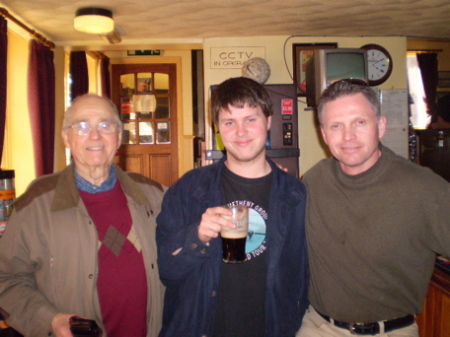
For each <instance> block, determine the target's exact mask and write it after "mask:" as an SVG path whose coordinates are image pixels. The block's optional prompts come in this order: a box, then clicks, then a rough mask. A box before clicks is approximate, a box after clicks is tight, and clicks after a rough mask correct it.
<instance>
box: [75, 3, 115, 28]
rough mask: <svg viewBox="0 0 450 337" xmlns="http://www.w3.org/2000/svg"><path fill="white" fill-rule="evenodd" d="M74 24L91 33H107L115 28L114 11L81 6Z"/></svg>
mask: <svg viewBox="0 0 450 337" xmlns="http://www.w3.org/2000/svg"><path fill="white" fill-rule="evenodd" d="M73 24H74V27H75V29H76V30H78V31H80V32H83V33H89V34H107V33H110V32H112V31H113V30H114V20H113V15H112V12H111V11H110V10H109V9H105V8H96V7H83V8H79V9H78V10H77V11H76V13H75V19H74V22H73Z"/></svg>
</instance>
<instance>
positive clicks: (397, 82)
mask: <svg viewBox="0 0 450 337" xmlns="http://www.w3.org/2000/svg"><path fill="white" fill-rule="evenodd" d="M327 42H337V43H338V47H340V48H359V47H361V46H363V45H365V44H368V43H376V44H379V45H382V46H383V47H385V48H386V49H387V50H388V51H389V53H390V54H391V56H392V57H393V71H392V75H391V77H390V78H389V79H388V80H387V81H386V82H385V83H383V84H382V85H381V86H380V88H381V89H406V88H407V78H406V38H405V37H383V36H379V37H338V36H318V37H314V36H308V37H306V36H296V37H289V36H259V37H236V38H216V39H206V40H205V43H204V57H205V59H204V64H205V104H208V101H209V97H210V95H209V87H210V85H212V84H218V83H220V82H222V81H224V80H225V79H227V78H230V77H235V76H240V75H241V69H240V68H239V69H215V68H213V67H211V60H212V57H211V51H212V49H211V48H213V49H215V48H218V47H220V48H227V47H263V49H264V54H265V56H264V57H265V59H266V61H267V62H268V63H269V65H270V67H271V76H270V78H269V80H268V81H267V82H266V83H267V84H285V83H292V82H293V79H292V77H293V76H292V71H293V70H292V68H293V61H292V44H294V43H327ZM206 106H208V105H206ZM298 111H299V143H300V152H301V153H300V175H303V173H305V172H306V171H307V170H308V169H309V168H310V167H312V166H313V165H314V164H315V163H317V162H318V161H319V160H321V159H323V158H325V157H326V156H327V153H326V151H325V149H324V147H323V146H322V143H321V140H320V138H319V136H318V128H317V125H316V123H315V122H314V111H313V110H311V109H308V108H307V107H306V102H305V97H299V102H298ZM206 125H207V126H208V125H211V119H210V116H209V114H207V119H206ZM207 134H208V132H207ZM208 142H210V140H209V139H207V143H208ZM210 146H211V145H209V147H210Z"/></svg>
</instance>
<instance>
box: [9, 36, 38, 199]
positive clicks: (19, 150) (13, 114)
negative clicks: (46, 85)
mask: <svg viewBox="0 0 450 337" xmlns="http://www.w3.org/2000/svg"><path fill="white" fill-rule="evenodd" d="M28 59H29V39H28V38H24V37H22V36H20V35H18V34H16V33H14V32H13V31H11V30H8V62H7V67H8V70H7V81H8V92H7V98H6V102H7V105H6V135H5V149H4V156H3V161H2V166H1V167H2V168H3V169H10V170H14V171H15V172H14V173H15V176H16V178H15V185H16V196H19V195H20V194H22V193H23V192H24V191H25V189H26V188H27V186H28V184H29V183H30V182H31V181H32V180H33V179H34V178H35V177H36V173H35V166H34V160H33V158H34V149H33V142H32V138H31V124H30V115H29V111H28V100H27V97H28V81H27V78H28Z"/></svg>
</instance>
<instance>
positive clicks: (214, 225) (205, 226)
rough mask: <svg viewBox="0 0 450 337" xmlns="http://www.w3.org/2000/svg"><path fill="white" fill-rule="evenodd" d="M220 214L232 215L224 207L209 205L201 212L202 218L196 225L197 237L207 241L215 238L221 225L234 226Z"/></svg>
mask: <svg viewBox="0 0 450 337" xmlns="http://www.w3.org/2000/svg"><path fill="white" fill-rule="evenodd" d="M221 215H232V212H231V211H230V210H229V209H228V208H226V207H211V208H208V209H207V210H206V211H205V213H203V214H202V220H201V222H200V225H199V226H198V238H199V239H200V241H202V242H204V243H207V242H209V241H211V240H212V239H214V238H217V237H218V236H219V233H220V229H221V228H222V227H230V228H235V227H236V226H235V224H234V223H233V222H231V221H228V220H226V219H224V218H222V217H221Z"/></svg>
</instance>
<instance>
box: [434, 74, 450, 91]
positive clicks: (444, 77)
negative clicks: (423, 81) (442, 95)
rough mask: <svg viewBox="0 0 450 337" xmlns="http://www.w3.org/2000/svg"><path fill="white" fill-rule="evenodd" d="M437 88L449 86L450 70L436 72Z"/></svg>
mask: <svg viewBox="0 0 450 337" xmlns="http://www.w3.org/2000/svg"><path fill="white" fill-rule="evenodd" d="M437 87H438V88H450V71H439V72H438V85H437Z"/></svg>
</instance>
